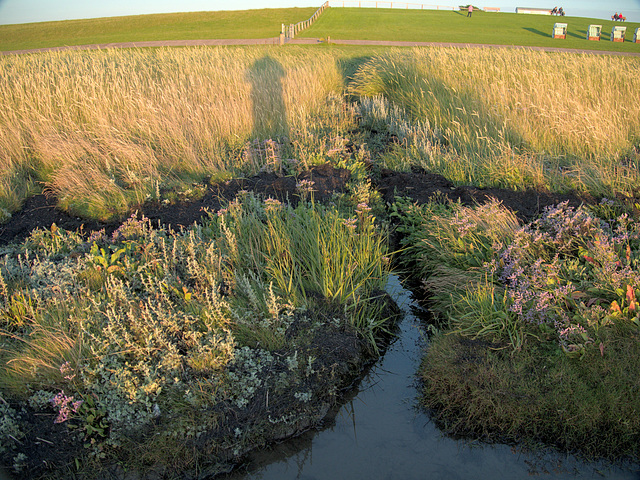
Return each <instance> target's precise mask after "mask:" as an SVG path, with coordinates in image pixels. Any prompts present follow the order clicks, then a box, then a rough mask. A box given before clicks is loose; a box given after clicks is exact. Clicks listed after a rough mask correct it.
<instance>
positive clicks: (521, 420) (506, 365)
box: [421, 335, 640, 460]
mask: <svg viewBox="0 0 640 480" xmlns="http://www.w3.org/2000/svg"><path fill="white" fill-rule="evenodd" d="M639 345H640V343H639V342H638V338H637V335H630V336H627V335H624V336H618V337H617V339H616V341H615V342H613V344H612V348H611V350H609V351H608V353H607V354H606V355H605V357H602V356H601V355H600V353H599V352H597V351H593V352H590V353H589V354H588V355H587V356H586V357H585V358H584V359H583V360H576V359H572V358H569V357H567V356H566V355H564V354H562V353H561V352H559V351H557V350H555V349H554V348H549V345H547V344H544V343H529V344H527V346H526V347H525V348H523V350H522V351H521V352H519V353H518V354H517V355H511V354H509V353H508V351H506V350H500V345H495V344H491V343H486V342H482V341H480V340H470V339H468V338H466V337H461V336H457V335H442V336H439V337H436V338H434V339H433V340H432V342H431V345H430V351H429V353H428V354H427V356H426V357H425V358H424V360H423V364H422V367H421V376H422V379H423V381H424V396H423V397H422V402H423V404H424V405H425V407H427V408H429V409H433V411H434V414H435V418H436V421H437V422H438V423H439V425H440V426H441V427H442V428H444V429H445V430H446V431H448V432H450V433H452V434H455V435H465V436H473V437H478V438H481V439H483V440H486V441H492V442H495V441H499V442H504V443H514V442H517V443H519V444H522V443H524V445H525V446H530V447H533V448H535V447H538V446H540V445H541V444H544V445H553V446H555V447H557V448H559V449H561V450H563V451H570V452H577V453H580V454H581V455H583V456H584V457H586V458H588V459H596V458H603V457H604V458H608V459H611V460H613V459H622V458H632V459H637V457H638V442H639V439H638V434H637V431H638V427H639V426H638V419H637V415H636V414H635V412H636V411H637V409H638V408H639V406H638V397H637V395H635V394H634V393H633V392H635V391H636V390H637V388H638V379H637V377H636V376H635V375H629V372H633V371H637V368H638V367H639V366H638V360H637V359H638V353H639V352H638V349H639Z"/></svg>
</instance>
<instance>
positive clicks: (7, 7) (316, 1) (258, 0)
mask: <svg viewBox="0 0 640 480" xmlns="http://www.w3.org/2000/svg"><path fill="white" fill-rule="evenodd" d="M323 1H324V0H233V1H229V0H0V25H2V24H12V23H30V22H45V21H51V20H71V19H76V18H98V17H115V16H120V15H140V14H146V13H169V12H200V11H219V10H247V9H252V8H288V7H314V6H318V7H319V6H320V4H321V3H322V2H323ZM381 1H382V0H381ZM395 1H396V3H399V2H400V0H395ZM405 1H408V2H409V3H424V4H425V5H427V4H428V5H437V4H440V5H443V6H454V5H459V4H460V2H458V3H456V2H455V1H451V0H422V1H421V0H405ZM551 2H558V3H554V4H553V5H552V3H551ZM551 2H549V3H547V1H546V0H545V3H542V2H540V1H532V0H521V1H520V0H482V1H481V2H478V1H477V0H476V2H475V3H474V4H475V5H477V6H478V7H481V8H482V7H499V8H500V9H501V10H502V11H504V12H515V8H516V7H537V8H552V7H553V6H556V5H557V6H559V7H560V6H561V7H563V8H564V10H565V12H567V15H571V16H579V17H593V18H600V19H608V18H610V17H611V15H613V13H614V12H622V14H624V15H625V16H626V17H627V20H628V21H631V22H640V0H609V1H603V0H567V1H564V2H563V0H551ZM329 4H331V0H330V2H329ZM340 5H342V0H340ZM352 5H353V3H352ZM346 6H349V5H348V4H347V5H346ZM353 6H354V5H353Z"/></svg>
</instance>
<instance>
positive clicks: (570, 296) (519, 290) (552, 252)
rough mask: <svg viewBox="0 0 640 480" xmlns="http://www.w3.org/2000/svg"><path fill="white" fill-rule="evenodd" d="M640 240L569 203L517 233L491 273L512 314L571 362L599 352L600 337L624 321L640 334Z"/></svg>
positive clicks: (624, 226)
mask: <svg viewBox="0 0 640 480" xmlns="http://www.w3.org/2000/svg"><path fill="white" fill-rule="evenodd" d="M639 247H640V233H639V231H638V228H637V226H636V225H635V224H634V223H633V222H631V221H630V220H629V218H628V217H627V216H626V215H622V216H620V217H618V218H616V219H612V220H610V221H609V222H605V221H603V220H601V219H599V218H597V217H596V216H595V215H593V214H592V213H591V212H589V210H587V209H586V208H584V207H580V208H577V209H574V208H573V207H570V206H569V205H568V204H567V203H566V202H565V203H561V204H559V205H557V206H556V207H553V208H548V209H547V210H545V212H544V214H543V215H542V217H541V218H539V219H538V220H536V221H534V222H532V223H530V224H529V225H526V226H524V227H522V228H521V229H520V230H519V231H518V232H516V234H515V236H514V239H513V242H512V243H510V244H509V245H508V246H507V247H506V248H504V249H503V250H502V251H501V252H500V253H499V256H498V257H497V264H494V265H492V268H493V271H495V272H496V274H497V279H498V281H499V283H500V284H501V285H503V286H504V288H505V291H506V296H505V298H506V301H507V306H508V309H509V311H510V312H513V313H515V314H516V315H517V316H518V318H520V319H521V320H522V321H524V322H526V323H527V324H534V325H538V326H540V327H541V328H543V329H546V330H551V331H553V332H555V337H556V339H557V341H558V343H559V345H560V347H561V348H562V349H563V350H564V351H565V352H566V353H568V354H572V355H573V354H579V355H582V354H584V350H585V349H586V348H587V347H588V346H590V345H598V346H599V348H600V349H601V352H603V350H604V345H603V344H602V343H601V342H600V340H599V336H598V332H599V329H600V328H602V327H606V326H608V325H612V324H614V323H617V322H618V321H621V320H623V319H624V320H626V321H628V322H633V323H635V325H636V326H640V320H639V319H640V312H639V310H640V309H639V308H638V306H637V300H636V298H637V296H638V295H639V294H640V291H639V290H638V288H639V287H640V275H639V273H638V270H637V260H636V257H637V252H638V250H639Z"/></svg>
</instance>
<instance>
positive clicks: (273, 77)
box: [0, 48, 342, 216]
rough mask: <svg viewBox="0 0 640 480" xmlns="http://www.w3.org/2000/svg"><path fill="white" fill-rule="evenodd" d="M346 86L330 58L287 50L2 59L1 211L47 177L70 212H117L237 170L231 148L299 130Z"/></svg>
mask: <svg viewBox="0 0 640 480" xmlns="http://www.w3.org/2000/svg"><path fill="white" fill-rule="evenodd" d="M329 59H330V60H329ZM341 82H342V79H341V77H340V74H339V72H338V70H337V67H336V62H335V59H334V58H333V57H331V56H329V55H326V54H322V53H320V54H319V53H318V52H313V53H311V52H309V53H307V52H305V51H303V50H290V49H288V53H287V54H286V55H285V54H282V52H281V51H278V50H276V49H275V48H252V49H246V48H245V49H243V48H180V49H177V48H174V49H170V48H166V49H165V48H163V49H145V50H142V49H132V50H115V49H114V50H104V51H87V52H62V53H46V54H37V55H23V56H11V57H3V58H1V59H0V170H1V171H2V172H3V173H2V175H0V207H3V208H5V209H7V210H13V209H15V208H17V207H18V206H19V204H20V202H21V201H22V200H23V199H24V197H25V195H26V194H27V193H28V192H27V190H28V188H29V182H32V183H33V182H41V183H42V185H43V186H44V187H45V188H46V189H48V190H50V191H51V192H53V193H54V194H55V195H56V196H57V198H58V199H59V201H60V202H61V204H62V205H63V206H66V207H67V208H70V209H71V210H79V211H82V212H85V213H89V214H92V215H95V216H108V215H109V214H110V213H115V212H122V211H123V210H126V208H125V207H126V205H127V204H131V203H136V202H140V201H143V200H144V199H145V197H146V196H148V195H149V194H151V193H152V192H154V191H157V188H158V186H159V185H162V184H165V183H170V182H171V179H172V178H173V177H187V178H188V177H191V178H193V179H195V178H199V179H202V177H204V176H207V175H211V174H214V173H215V172H217V171H220V170H224V169H228V168H231V167H240V165H232V164H233V163H234V162H237V161H238V158H237V157H238V156H236V158H232V157H230V155H229V151H230V150H231V151H233V150H234V149H235V150H238V151H239V150H241V146H242V144H243V143H244V142H246V141H248V140H249V139H251V138H263V139H264V138H271V137H274V138H275V137H281V136H287V135H288V134H289V133H290V132H289V129H290V126H296V128H297V129H299V128H300V125H301V124H304V123H305V122H308V121H309V120H308V119H309V117H310V116H311V115H313V113H314V111H316V110H317V109H318V108H319V107H320V105H321V104H322V103H323V102H324V101H325V99H326V98H327V95H328V93H329V92H331V91H336V90H338V91H339V89H340V87H341Z"/></svg>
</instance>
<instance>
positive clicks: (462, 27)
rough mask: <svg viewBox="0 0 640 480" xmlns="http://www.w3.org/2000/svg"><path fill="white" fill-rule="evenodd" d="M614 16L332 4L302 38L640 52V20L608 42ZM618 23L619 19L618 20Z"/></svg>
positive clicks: (628, 25)
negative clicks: (637, 40)
mask: <svg viewBox="0 0 640 480" xmlns="http://www.w3.org/2000/svg"><path fill="white" fill-rule="evenodd" d="M556 22H563V23H567V24H568V35H567V38H566V39H564V40H560V39H553V38H551V31H552V29H553V24H554V23H556ZM590 24H596V25H602V27H603V28H602V30H603V31H602V40H601V41H600V42H596V41H589V40H587V39H586V33H587V27H588V26H589V25H590ZM612 25H614V22H612V21H611V20H609V21H606V20H599V19H594V18H582V17H564V18H559V17H548V16H543V15H521V14H516V13H485V12H475V13H474V14H473V17H471V18H467V17H466V14H465V13H463V12H451V11H433V10H399V9H398V10H395V9H394V10H392V9H371V8H331V9H329V10H327V11H326V12H325V13H323V14H322V16H321V17H320V18H319V19H318V21H317V22H316V23H315V24H314V25H313V26H312V27H311V28H309V29H307V30H305V31H304V32H302V33H301V34H300V35H299V36H302V37H321V38H326V37H327V36H328V35H329V36H331V38H332V39H362V40H388V41H392V40H397V41H407V42H452V43H482V44H496V45H522V46H536V47H563V48H576V49H590V50H611V51H617V52H640V44H634V43H632V40H633V32H634V31H635V29H636V28H637V27H640V24H638V23H625V24H624V26H626V27H627V33H626V39H627V42H625V43H624V44H621V43H613V42H611V41H609V36H610V35H611V26H612ZM618 25H620V23H618Z"/></svg>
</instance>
